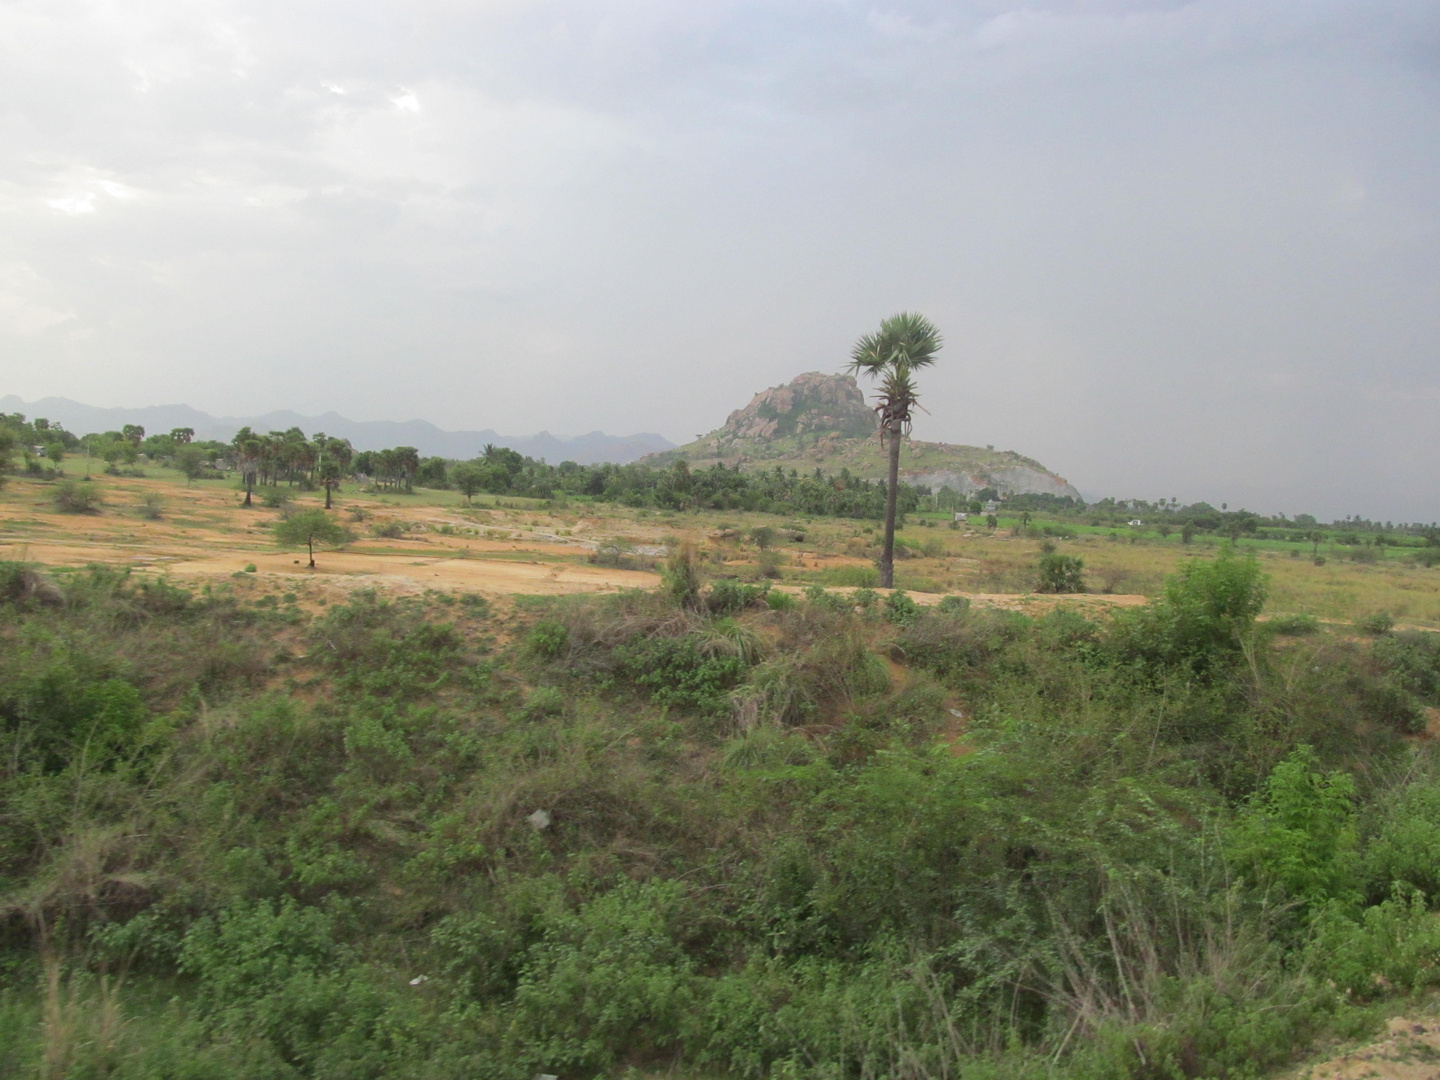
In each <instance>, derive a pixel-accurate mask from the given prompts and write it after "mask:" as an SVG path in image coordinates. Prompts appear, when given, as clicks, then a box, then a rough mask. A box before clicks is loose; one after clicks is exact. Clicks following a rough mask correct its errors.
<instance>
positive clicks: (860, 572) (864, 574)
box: [820, 566, 880, 589]
mask: <svg viewBox="0 0 1440 1080" xmlns="http://www.w3.org/2000/svg"><path fill="white" fill-rule="evenodd" d="M820 581H821V582H822V583H823V584H825V585H838V586H845V587H854V588H862V589H873V588H874V587H875V586H876V585H878V584H880V571H878V570H876V569H875V567H873V566H837V567H835V568H834V569H831V570H822V571H821V573H820Z"/></svg>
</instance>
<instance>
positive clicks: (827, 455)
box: [640, 371, 1081, 502]
mask: <svg viewBox="0 0 1440 1080" xmlns="http://www.w3.org/2000/svg"><path fill="white" fill-rule="evenodd" d="M875 423H876V421H875V413H874V411H873V410H872V409H871V408H870V406H869V405H867V404H866V402H865V396H864V394H863V393H862V392H861V390H860V387H859V385H858V384H857V383H856V381H855V377H854V376H853V375H826V374H823V373H821V372H818V371H811V372H807V373H805V374H804V375H798V376H796V377H795V378H794V379H792V380H791V381H790V382H789V383H788V384H787V385H785V386H775V387H771V388H770V389H769V390H764V391H761V392H760V393H758V394H756V395H755V397H754V399H753V400H752V401H751V402H750V404H749V405H747V406H745V408H743V409H736V410H735V411H734V412H732V413H731V414H730V416H729V418H728V419H727V420H726V421H725V424H724V426H723V427H720V428H718V429H716V430H715V431H712V432H711V433H710V434H708V435H702V436H701V437H700V438H699V439H696V440H695V441H694V442H692V443H687V444H686V445H684V446H680V447H677V448H675V449H673V450H665V451H662V452H660V453H655V454H650V455H648V456H647V457H644V458H641V459H640V460H641V464H645V465H658V466H664V465H669V464H672V463H674V462H676V461H686V462H688V463H690V464H691V465H695V466H708V465H713V464H715V463H716V462H723V463H725V464H727V465H730V466H737V465H738V466H740V467H741V468H745V469H747V470H748V469H758V468H765V469H769V468H773V467H774V466H776V465H779V466H781V467H782V468H786V469H797V470H798V471H800V472H802V473H810V472H813V471H814V470H815V469H817V468H818V469H820V470H821V471H823V472H827V473H840V472H842V471H845V472H847V473H849V474H853V475H855V476H861V477H866V478H874V477H883V476H884V475H885V454H884V451H883V449H882V448H881V446H880V443H879V441H878V439H877V438H876V434H875ZM901 475H902V478H903V479H904V480H905V481H906V482H907V483H909V484H911V485H914V486H924V487H929V488H932V489H933V490H936V491H938V490H940V488H942V487H949V488H951V489H952V490H954V491H955V492H957V493H959V494H961V495H971V494H974V493H976V492H979V491H983V490H984V489H986V488H991V489H993V490H995V491H996V492H999V493H1000V494H1003V495H1010V494H1030V495H1055V496H1057V497H1060V498H1066V497H1068V498H1072V499H1074V500H1076V501H1077V502H1079V501H1081V499H1080V493H1079V492H1078V491H1076V490H1075V488H1074V487H1072V486H1071V485H1070V484H1069V482H1067V481H1066V480H1065V479H1063V478H1062V477H1060V476H1057V475H1056V474H1055V473H1052V472H1051V471H1050V470H1048V469H1046V468H1045V466H1043V465H1041V464H1040V463H1039V462H1038V461H1035V460H1033V459H1031V458H1027V457H1023V456H1022V455H1020V454H1017V453H1015V452H1014V451H1013V450H1001V451H997V450H990V449H985V448H982V447H978V446H956V445H953V444H950V443H936V442H923V441H919V440H910V439H907V440H905V444H904V449H903V450H902V451H901Z"/></svg>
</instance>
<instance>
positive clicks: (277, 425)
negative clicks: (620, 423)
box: [0, 394, 675, 465]
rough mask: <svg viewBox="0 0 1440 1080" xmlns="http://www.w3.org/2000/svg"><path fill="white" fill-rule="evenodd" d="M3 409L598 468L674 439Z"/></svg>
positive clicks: (55, 403)
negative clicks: (489, 452) (488, 451)
mask: <svg viewBox="0 0 1440 1080" xmlns="http://www.w3.org/2000/svg"><path fill="white" fill-rule="evenodd" d="M0 412H6V413H15V412H19V413H24V414H25V415H26V416H27V417H31V418H33V417H37V416H43V417H45V419H47V420H54V421H59V422H60V423H61V424H63V425H64V426H65V428H66V430H68V431H73V432H74V433H75V434H77V435H86V434H88V433H90V432H92V431H119V430H120V429H121V428H122V427H124V426H125V425H126V424H139V425H140V426H142V427H143V428H144V429H145V430H146V432H148V433H149V434H152V435H153V434H156V433H159V432H165V431H170V430H171V429H172V428H178V427H188V428H194V429H195V437H196V438H197V439H219V440H221V441H227V442H228V441H229V440H230V439H231V438H232V437H233V436H234V434H235V432H237V431H239V430H240V429H241V428H242V427H247V426H248V427H250V428H251V429H253V430H254V431H258V432H262V433H263V432H267V431H286V430H288V429H290V428H292V427H298V428H299V429H300V430H301V431H303V432H305V434H306V435H314V434H315V433H316V432H317V431H323V432H324V433H325V434H326V435H331V436H334V437H336V438H340V439H349V440H350V443H351V445H353V446H354V447H355V449H357V450H383V449H385V448H386V447H391V446H413V447H415V449H417V450H419V451H420V453H421V455H422V456H425V457H431V456H437V457H444V458H454V459H458V460H466V459H469V458H473V457H475V456H476V455H477V454H479V453H480V452H481V450H483V449H484V447H485V444H486V443H492V444H494V445H495V446H506V447H509V448H510V449H512V450H518V451H519V452H520V453H522V454H524V455H526V456H527V457H533V458H539V459H543V460H545V461H548V462H550V463H551V464H559V463H560V462H562V461H574V462H578V463H579V464H581V465H596V464H599V463H601V462H605V461H609V462H614V463H616V464H619V465H623V464H625V463H627V462H630V461H634V460H636V459H637V458H640V457H644V456H645V455H646V454H653V453H657V452H659V451H663V450H668V449H670V448H671V447H672V446H674V445H675V444H674V443H672V442H671V441H670V440H669V439H667V438H665V437H664V436H663V435H656V434H653V433H651V432H641V433H640V434H638V435H606V434H605V433H604V432H603V431H592V432H590V434H588V435H577V436H575V437H573V438H562V437H560V436H558V435H551V434H550V433H549V432H548V431H542V432H540V434H538V435H501V434H499V433H498V432H495V431H490V430H488V429H487V430H485V431H442V430H441V429H440V428H438V427H436V426H435V425H434V424H432V423H430V422H428V421H426V420H405V421H395V420H347V419H346V418H345V417H343V416H341V415H339V414H338V413H333V412H328V413H326V414H325V415H323V416H301V415H300V414H299V413H295V412H290V411H288V410H281V411H280V412H271V413H265V414H264V415H263V416H211V415H210V414H209V413H204V412H201V411H200V410H199V409H192V408H191V407H190V406H189V405H151V406H148V407H146V408H143V409H101V408H96V407H95V406H93V405H82V404H81V403H80V402H78V401H71V400H70V399H69V398H61V397H47V398H41V399H40V400H39V401H28V402H27V401H22V400H21V399H20V398H18V397H16V396H15V395H13V394H10V395H7V396H6V397H0Z"/></svg>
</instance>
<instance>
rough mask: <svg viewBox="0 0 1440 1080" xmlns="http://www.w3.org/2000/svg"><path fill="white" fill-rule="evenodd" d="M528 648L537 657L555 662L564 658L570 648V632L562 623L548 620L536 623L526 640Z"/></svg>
mask: <svg viewBox="0 0 1440 1080" xmlns="http://www.w3.org/2000/svg"><path fill="white" fill-rule="evenodd" d="M526 646H527V647H528V648H529V650H530V651H531V652H532V653H534V654H535V655H536V656H540V657H544V658H545V659H547V660H553V659H555V658H557V657H559V656H563V655H564V654H565V653H566V652H567V651H568V649H569V647H570V631H569V630H568V629H567V628H566V626H565V624H564V623H562V622H556V621H555V620H554V619H546V620H544V621H543V622H539V623H536V624H535V626H534V628H533V629H531V631H530V636H529V637H528V638H527V639H526Z"/></svg>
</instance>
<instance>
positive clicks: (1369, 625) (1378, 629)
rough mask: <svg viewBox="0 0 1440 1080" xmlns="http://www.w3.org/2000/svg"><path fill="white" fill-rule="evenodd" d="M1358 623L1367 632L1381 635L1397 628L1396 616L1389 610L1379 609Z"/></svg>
mask: <svg viewBox="0 0 1440 1080" xmlns="http://www.w3.org/2000/svg"><path fill="white" fill-rule="evenodd" d="M1358 625H1359V627H1360V629H1361V630H1364V631H1365V632H1366V633H1367V634H1375V635H1376V636H1380V635H1382V634H1388V633H1390V631H1391V630H1393V629H1394V628H1395V618H1394V616H1393V615H1391V614H1390V613H1389V612H1388V611H1377V612H1375V614H1373V615H1367V616H1365V618H1363V619H1361V620H1360V622H1359V624H1358Z"/></svg>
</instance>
